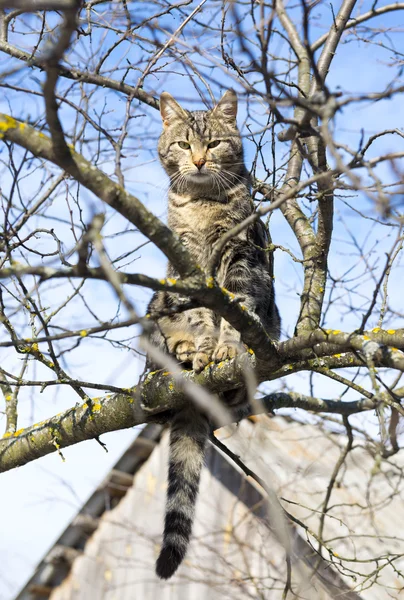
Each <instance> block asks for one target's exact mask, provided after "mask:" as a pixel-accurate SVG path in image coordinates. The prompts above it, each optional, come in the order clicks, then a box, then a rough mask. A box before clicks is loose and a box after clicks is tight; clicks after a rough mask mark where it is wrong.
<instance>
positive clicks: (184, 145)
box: [178, 142, 191, 150]
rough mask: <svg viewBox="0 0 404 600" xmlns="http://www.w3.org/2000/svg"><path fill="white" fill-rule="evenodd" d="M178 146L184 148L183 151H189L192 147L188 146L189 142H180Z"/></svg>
mask: <svg viewBox="0 0 404 600" xmlns="http://www.w3.org/2000/svg"><path fill="white" fill-rule="evenodd" d="M178 145H179V147H180V148H182V149H183V150H189V149H190V147H191V145H190V144H188V142H178Z"/></svg>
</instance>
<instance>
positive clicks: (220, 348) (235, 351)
mask: <svg viewBox="0 0 404 600" xmlns="http://www.w3.org/2000/svg"><path fill="white" fill-rule="evenodd" d="M243 351H244V348H243V345H242V344H240V342H224V343H222V344H218V345H217V346H216V349H215V351H214V353H213V360H214V361H215V362H217V363H219V362H222V361H223V360H228V359H231V358H235V357H236V356H238V355H239V354H241V353H242V352H243Z"/></svg>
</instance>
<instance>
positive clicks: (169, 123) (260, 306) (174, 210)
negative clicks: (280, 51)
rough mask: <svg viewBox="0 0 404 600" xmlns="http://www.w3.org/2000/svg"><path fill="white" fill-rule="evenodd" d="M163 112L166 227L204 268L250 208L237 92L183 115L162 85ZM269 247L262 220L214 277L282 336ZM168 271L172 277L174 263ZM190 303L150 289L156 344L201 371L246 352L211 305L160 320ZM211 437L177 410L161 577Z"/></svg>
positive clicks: (171, 567)
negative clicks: (169, 310) (217, 245)
mask: <svg viewBox="0 0 404 600" xmlns="http://www.w3.org/2000/svg"><path fill="white" fill-rule="evenodd" d="M160 111H161V116H162V119H163V125H164V128H163V132H162V134H161V137H160V140H159V144H158V152H159V157H160V161H161V163H162V165H163V167H164V169H165V171H166V173H167V175H168V176H169V178H170V191H169V195H168V224H169V227H170V228H171V229H172V230H173V231H174V232H175V233H176V234H177V235H178V236H179V237H180V239H181V241H182V243H183V244H184V245H185V246H186V247H187V248H188V250H189V253H190V255H191V256H192V258H193V259H194V261H195V263H197V264H198V265H200V266H201V267H202V268H206V267H207V265H208V262H209V258H210V256H211V251H212V248H213V246H214V244H215V242H216V241H217V240H218V239H219V238H220V237H221V236H222V235H223V234H224V233H225V232H226V231H228V230H229V229H230V228H232V227H234V225H236V224H237V223H240V222H241V221H243V220H244V219H245V218H246V217H248V216H249V215H250V214H251V213H252V212H253V210H254V206H253V202H252V200H251V196H250V182H249V175H248V172H247V170H246V167H245V165H244V159H243V147H242V141H241V137H240V133H239V131H238V129H237V124H236V115H237V96H236V94H235V92H234V91H233V90H228V91H227V92H226V93H225V94H224V95H223V97H222V99H221V100H220V101H219V103H218V104H217V105H216V106H215V108H213V109H212V110H208V111H200V110H198V111H193V112H189V111H187V110H185V109H184V108H182V107H181V106H180V105H179V104H178V102H176V101H175V100H174V98H173V97H172V96H171V95H170V94H168V93H166V92H164V93H163V94H162V95H161V98H160ZM267 245H268V237H267V234H266V230H265V228H264V226H263V224H262V222H260V221H258V222H256V223H254V224H253V225H251V226H250V227H249V228H248V229H245V230H244V231H242V232H241V233H240V234H239V235H238V236H236V237H234V238H233V239H232V240H231V241H230V242H229V243H228V244H227V246H226V247H225V249H224V251H223V253H222V256H221V260H220V264H219V267H218V270H217V274H216V277H217V281H218V284H219V285H220V286H224V287H225V288H226V289H227V290H229V291H230V292H232V293H234V294H235V295H236V296H237V297H238V298H239V299H240V300H241V301H242V302H243V304H244V305H245V306H246V307H247V308H248V309H249V310H251V311H254V312H255V313H256V314H257V315H258V316H259V317H260V319H261V322H262V324H263V326H264V327H265V329H266V331H267V332H268V334H269V335H270V336H271V337H272V338H273V339H278V337H279V329H280V318H279V313H278V310H277V308H276V305H275V297H274V289H273V282H272V263H271V254H270V253H269V252H268V251H265V249H266V247H267ZM167 276H168V277H172V278H178V273H176V271H175V269H174V268H173V267H172V266H171V265H168V270H167ZM188 301H189V299H187V298H184V297H179V296H178V295H176V294H172V293H170V292H157V293H155V294H154V296H153V298H152V300H151V303H150V305H149V312H150V313H151V315H152V316H153V315H154V316H155V317H156V318H157V320H156V326H155V329H154V332H153V333H152V335H151V341H152V343H153V344H154V345H155V346H157V347H158V348H160V349H161V350H163V351H164V352H167V353H169V354H171V355H173V356H175V357H176V358H177V360H178V361H179V362H180V363H183V364H185V365H187V363H188V365H189V366H190V367H191V366H192V368H193V369H194V370H195V371H197V372H198V371H201V370H202V369H204V367H205V366H206V365H207V364H208V363H209V362H211V361H212V360H213V361H215V362H220V361H223V360H226V359H228V358H233V357H234V356H236V355H237V354H238V353H239V352H240V351H242V350H243V346H242V344H241V341H240V334H239V333H238V332H237V331H236V330H235V329H234V328H233V327H232V326H231V325H230V324H229V323H228V322H226V321H225V320H224V319H221V318H220V317H218V316H217V315H215V313H213V312H212V311H211V310H208V309H205V308H194V309H190V310H186V311H183V312H181V311H179V312H178V313H177V314H173V315H171V316H162V317H160V318H158V315H159V313H160V314H161V311H164V310H166V309H167V308H172V307H174V306H178V305H181V304H182V303H184V302H188ZM149 366H152V361H149ZM233 394H235V393H233ZM244 397H245V394H244ZM230 400H231V398H230ZM226 401H229V398H228V397H226ZM208 435H209V422H208V419H207V417H206V416H205V415H203V414H201V413H200V412H198V411H197V409H196V408H195V407H194V405H193V404H192V402H191V401H190V403H189V405H188V406H187V407H186V408H184V409H182V410H181V411H179V412H178V413H177V414H176V415H175V416H174V418H173V421H172V423H171V438H170V456H169V473H168V491H167V507H166V516H165V529H164V540H163V546H162V549H161V552H160V556H159V558H158V560H157V564H156V573H157V575H158V576H159V577H161V578H162V579H168V578H169V577H171V576H172V575H173V573H174V572H175V571H176V570H177V568H178V566H179V564H180V563H181V561H182V559H183V558H184V556H185V553H186V550H187V546H188V543H189V539H190V536H191V530H192V523H193V519H194V512H195V502H196V497H197V493H198V487H199V479H200V474H201V469H202V466H203V460H204V450H205V445H206V441H207V438H208Z"/></svg>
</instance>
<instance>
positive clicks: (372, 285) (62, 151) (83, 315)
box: [0, 0, 404, 547]
mask: <svg viewBox="0 0 404 600" xmlns="http://www.w3.org/2000/svg"><path fill="white" fill-rule="evenodd" d="M368 4H369V6H367V4H364V5H361V6H360V7H359V8H357V7H356V2H355V1H354V0H344V2H342V4H341V5H339V3H332V4H331V5H329V4H323V3H322V2H313V3H310V4H309V3H307V2H305V0H301V2H299V3H297V5H296V6H295V5H291V6H286V7H285V6H284V3H283V2H282V0H277V1H276V2H275V3H273V4H271V3H265V2H261V1H257V2H252V3H249V2H242V1H234V2H230V3H221V2H215V1H214V0H202V1H201V2H200V3H199V4H196V3H194V2H192V1H190V0H184V1H180V2H178V3H175V4H172V3H169V2H166V1H164V0H161V1H158V0H156V1H153V0H150V2H147V1H144V2H139V3H136V4H135V3H132V4H131V3H129V2H126V0H122V1H117V2H107V1H104V0H92V1H89V2H84V3H81V2H78V1H73V0H63V1H59V2H53V1H52V0H42V1H41V0H38V1H37V2H29V1H28V0H14V2H11V0H10V1H8V2H7V1H1V2H0V7H1V15H0V16H1V34H0V49H1V50H2V51H3V53H4V56H5V59H3V64H2V70H3V72H2V79H1V87H2V88H3V91H4V96H3V99H2V107H1V108H2V113H1V115H0V133H1V137H2V140H3V144H2V148H1V165H2V206H3V233H2V239H1V249H2V253H3V256H2V262H1V268H0V277H1V279H2V283H1V287H0V291H1V295H0V303H1V304H0V310H1V322H2V329H3V334H5V337H3V341H2V342H1V343H0V346H1V348H2V351H3V353H4V354H3V362H2V367H1V374H0V375H1V387H2V391H3V396H4V405H5V415H6V426H5V435H4V438H3V440H2V441H1V443H0V468H1V470H2V471H4V470H8V469H11V468H13V467H16V466H21V465H23V464H25V463H27V462H29V461H31V460H34V459H36V458H39V457H41V456H44V455H45V454H47V453H49V452H52V451H56V450H57V451H58V452H60V453H62V450H63V448H64V447H66V446H69V445H71V444H75V443H77V442H80V441H82V440H86V439H92V438H95V439H98V437H99V436H100V435H101V434H103V433H106V432H109V431H113V430H117V429H122V428H125V427H131V426H133V425H135V424H139V423H143V422H146V421H148V420H153V419H158V420H164V419H166V418H167V417H166V414H167V411H169V410H171V409H175V408H176V407H178V406H181V404H182V403H184V402H186V401H189V399H188V398H189V396H191V397H192V398H193V399H194V400H196V401H204V400H205V394H206V392H209V393H211V394H212V393H217V392H220V391H225V390H227V389H232V388H234V387H238V386H241V385H244V384H245V381H246V380H247V382H248V385H249V387H251V389H255V385H256V384H261V387H260V388H259V390H260V391H259V393H258V397H259V400H260V402H259V403H257V402H252V406H251V411H252V413H256V412H259V411H273V410H275V409H279V408H285V407H289V408H290V407H292V408H300V409H303V411H307V412H310V413H318V414H321V415H324V417H323V419H324V420H325V421H326V422H327V423H329V424H330V423H332V425H333V426H334V427H337V428H341V427H342V428H343V429H346V431H347V432H348V437H349V439H352V436H354V435H355V436H357V438H358V443H366V444H368V445H369V447H370V448H371V451H372V452H373V454H374V456H375V461H376V462H380V461H383V460H387V459H388V457H390V456H392V455H393V454H395V453H397V452H398V450H399V432H400V417H402V416H403V415H404V411H403V408H402V406H401V402H400V400H401V398H402V397H403V396H404V387H402V386H401V387H400V377H401V374H402V372H403V370H404V355H403V353H402V350H403V349H404V329H403V328H402V327H401V322H402V318H403V316H404V315H403V313H402V311H401V309H400V305H399V300H400V288H399V285H400V279H399V278H400V269H401V268H402V262H400V261H402V252H401V251H402V247H403V235H402V227H403V214H402V212H400V211H401V208H402V193H403V190H402V166H401V161H400V159H401V158H402V157H403V156H404V151H402V150H401V145H400V146H399V144H398V143H397V140H399V142H400V138H403V137H404V135H403V132H402V130H400V129H399V127H398V125H399V124H398V123H397V115H398V107H399V102H400V93H402V91H403V86H402V84H400V81H399V78H400V74H401V70H400V69H401V68H402V54H401V53H400V52H399V51H398V50H396V47H395V44H396V43H397V39H398V38H397V36H399V35H400V31H399V28H398V27H397V19H398V17H399V16H401V12H400V11H402V9H403V8H404V4H403V3H394V4H389V5H384V6H380V7H379V6H378V3H377V2H376V3H368ZM317 30H320V32H321V33H320V34H319V35H317V34H318V31H317ZM315 38H317V39H315ZM314 39H315V41H313V40H314ZM373 53H375V54H373ZM374 55H376V56H377V63H376V65H377V68H375V67H374V63H373V62H372V61H373V60H374ZM386 57H387V58H386ZM350 66H352V71H353V72H350ZM352 75H353V77H352ZM229 87H233V88H234V89H235V90H236V91H237V93H238V96H239V99H240V104H241V106H242V110H241V115H242V116H241V119H240V127H241V129H242V132H243V135H245V137H246V149H247V153H248V158H249V159H250V160H249V162H250V163H251V164H252V170H251V172H252V176H253V181H254V190H253V197H254V200H255V202H256V205H257V210H256V213H255V215H254V217H253V218H257V219H258V218H262V219H265V220H266V221H267V222H269V221H271V224H270V225H271V226H270V229H271V233H272V238H273V244H272V246H271V248H270V249H269V251H271V252H273V253H274V255H275V269H276V271H275V272H276V273H277V279H276V289H277V298H278V305H279V307H280V311H281V316H282V317H283V323H284V336H283V341H281V342H280V343H279V344H276V343H274V342H273V341H272V340H271V339H270V338H269V337H268V336H267V334H266V332H265V330H264V329H263V327H262V325H261V324H260V322H259V321H257V319H255V318H254V317H253V316H252V315H249V314H246V313H245V311H243V310H242V308H241V307H240V306H239V305H238V304H237V303H236V302H234V301H233V299H232V297H231V295H229V294H228V293H227V292H226V290H223V289H220V287H218V286H217V285H216V283H215V280H214V269H213V270H212V273H203V272H201V270H200V269H199V268H198V266H197V265H195V264H193V262H192V260H191V259H190V257H189V255H188V253H187V250H186V248H185V247H183V246H182V245H181V243H180V242H179V241H178V239H177V238H176V237H175V236H174V235H173V234H172V232H171V231H170V230H169V229H168V227H167V226H166V225H165V224H164V200H163V196H164V193H163V190H162V189H158V188H157V187H156V186H155V187H154V188H152V187H151V186H150V184H154V185H155V181H156V176H160V171H159V170H158V166H157V164H155V162H154V161H155V157H156V152H155V148H156V142H157V137H158V133H159V129H160V118H159V114H158V107H159V102H158V96H159V93H160V92H161V91H163V90H164V89H167V90H168V91H170V92H171V93H173V94H174V95H175V96H176V97H177V99H178V100H180V101H182V102H183V103H184V104H186V105H187V106H189V107H192V106H195V107H196V106H197V107H201V106H211V105H212V103H213V101H214V98H216V99H218V98H219V96H220V93H221V92H222V91H223V90H224V89H226V88H229ZM358 87H359V91H358ZM176 90H178V91H177V93H176ZM396 107H397V110H396ZM351 123H354V131H349V128H350V127H352V125H351ZM396 145H397V148H396ZM252 150H253V151H252ZM156 174H158V175H156ZM142 175H143V177H144V180H146V183H148V184H149V187H147V186H146V185H145V183H143V184H142V183H141V182H139V176H142ZM334 203H335V210H334ZM156 214H157V215H159V217H158V216H156ZM245 225H247V223H246V224H245ZM333 232H334V239H333ZM232 234H234V232H232ZM331 242H332V245H331ZM224 243H225V239H223V240H222V242H221V243H220V244H219V245H218V247H217V253H218V254H219V253H220V251H221V249H222V248H223V246H224ZM146 244H148V245H147V246H146V247H145V245H146ZM157 250H160V251H161V252H162V253H163V254H164V255H165V257H166V258H167V259H169V260H170V261H171V263H172V264H173V265H174V266H175V267H176V269H177V270H178V272H179V273H180V275H181V279H179V280H176V281H174V280H166V279H160V278H158V277H157V276H156V274H155V271H158V269H159V267H156V269H154V268H149V267H147V266H144V268H143V271H144V272H141V271H140V272H134V271H133V270H132V263H133V262H135V261H136V260H138V259H139V257H140V256H141V255H142V254H143V253H145V252H146V253H147V257H148V260H149V261H153V260H155V259H156V257H157V254H156V252H157ZM145 272H147V274H145ZM142 289H145V290H164V289H170V290H171V291H177V292H178V293H182V294H185V295H187V296H189V297H190V298H191V300H192V302H193V305H200V306H206V307H210V308H212V309H214V310H215V311H216V312H217V313H219V314H220V315H221V316H223V317H224V318H226V319H227V320H228V321H229V322H230V323H231V324H232V325H234V326H235V327H236V328H237V329H238V330H239V331H240V332H241V334H242V339H243V341H244V342H245V343H246V344H247V345H248V346H249V347H250V348H251V350H252V352H251V353H250V354H247V356H244V357H243V359H242V360H239V361H227V362H226V363H223V364H221V365H218V366H211V367H209V368H207V369H205V370H204V371H203V372H202V373H200V374H198V375H196V374H195V373H193V372H191V371H187V372H184V371H181V369H180V368H179V367H178V366H176V365H175V364H173V363H172V361H170V362H169V363H168V362H166V365H167V366H168V367H167V368H169V369H170V372H167V371H164V370H162V371H159V372H156V373H153V374H149V375H147V376H146V377H145V378H142V379H141V380H140V382H139V383H138V384H137V385H136V382H135V381H134V378H133V375H132V376H131V373H130V372H127V373H126V376H125V379H126V381H127V383H126V387H125V388H124V387H120V386H118V385H116V383H115V382H112V383H111V382H104V381H103V363H102V353H103V352H104V351H105V350H104V349H105V348H108V351H109V352H108V357H110V356H112V355H113V356H114V358H111V359H110V358H108V360H112V361H116V364H117V365H118V364H119V363H120V362H121V361H122V360H125V361H128V359H127V358H125V359H123V358H122V357H124V356H125V357H126V356H127V354H124V352H125V351H126V353H129V356H130V362H132V361H134V360H135V359H137V357H138V355H139V352H140V354H141V353H142V352H143V350H142V348H143V349H144V346H143V347H142V346H141V345H140V346H138V345H137V343H136V338H138V337H139V336H141V335H142V332H146V333H147V331H148V328H149V325H150V320H151V319H153V318H155V317H156V315H144V316H141V315H142V314H143V313H144V309H143V307H142V302H143V303H145V299H146V294H143V295H141V294H142V292H140V291H139V290H142ZM111 292H112V294H111ZM107 300H108V301H107ZM173 310H175V307H174V309H173ZM84 356H86V357H89V356H91V363H92V368H94V369H95V370H94V377H93V380H92V381H91V380H89V378H88V377H86V376H85V373H86V370H85V369H81V368H80V366H79V365H78V364H77V363H78V361H80V360H83V357H84ZM164 360H165V361H168V358H166V359H164ZM97 362H98V363H99V364H100V368H99V370H98V372H97V370H96V365H97ZM163 362H164V361H163ZM127 364H129V361H128V362H127ZM296 373H305V374H307V377H308V379H307V383H308V384H309V386H310V387H309V389H310V393H309V394H302V393H300V391H294V388H295V390H296V389H297V390H298V389H299V387H300V386H301V383H299V381H301V379H299V378H298V377H297V376H295V377H294V378H293V377H290V376H291V375H293V374H296ZM286 376H287V377H286ZM330 380H331V383H332V385H331V384H330ZM305 381H306V380H305ZM324 381H327V382H328V383H327V385H324ZM268 382H273V383H271V384H269V383H268ZM289 382H292V384H290V383H289ZM262 384H263V385H262ZM134 385H135V387H133V386H134ZM64 386H67V387H68V389H69V390H70V392H71V408H70V409H68V410H67V411H65V412H63V413H61V414H58V415H54V416H51V415H49V413H48V414H47V417H46V419H45V420H43V421H41V422H40V423H37V424H34V425H32V424H31V425H29V426H27V427H23V428H21V427H20V423H19V421H18V403H19V401H20V402H21V399H24V398H26V395H27V393H31V394H33V398H34V402H35V403H37V402H40V401H41V398H42V397H41V396H40V393H41V392H43V394H44V395H43V397H46V396H47V395H48V397H53V395H55V394H56V392H57V391H58V390H59V389H61V388H63V387H64ZM322 389H324V390H327V391H328V390H331V394H330V393H326V394H325V395H326V399H323V398H322V397H319V393H318V390H322ZM96 390H101V392H102V393H103V394H105V392H109V394H108V395H102V396H101V397H95V396H96V393H97V392H96ZM201 390H203V391H201ZM201 396H203V397H202V398H201ZM330 396H332V397H331V398H330ZM345 396H346V397H347V398H348V400H344V397H345ZM209 398H212V396H211V395H210V396H209ZM210 401H211V400H209V402H210ZM213 406H214V407H216V408H214V409H213V413H214V414H213V417H214V418H216V422H217V424H218V425H219V424H221V423H223V422H224V420H226V419H227V420H228V419H229V418H235V416H233V417H229V414H228V413H225V414H223V411H220V405H219V404H213ZM218 411H219V413H218ZM374 411H376V413H377V418H378V432H377V433H376V432H375V433H374V435H370V434H369V432H368V433H367V434H366V435H365V436H364V428H365V429H366V423H368V422H369V421H368V420H367V417H366V416H365V415H364V416H363V418H361V419H359V417H356V418H352V417H351V415H356V414H359V413H369V412H370V414H373V412H374ZM330 413H331V414H333V415H337V417H338V419H337V418H335V419H330V418H329V417H327V416H326V415H329V414H330ZM304 414H305V413H303V417H304ZM303 417H302V418H303ZM350 417H351V418H350ZM364 423H365V425H364ZM348 451H349V450H348ZM342 465H343V460H341V461H340V464H339V465H338V469H341V467H342ZM337 475H338V470H337V473H336V476H335V478H334V482H333V483H332V485H334V483H335V480H336V478H337ZM332 485H331V486H330V489H329V490H328V492H327V494H326V497H325V500H324V503H323V505H322V507H321V510H322V511H323V513H324V514H325V513H326V512H327V506H328V502H329V499H330V495H331V493H332ZM320 547H321V536H320Z"/></svg>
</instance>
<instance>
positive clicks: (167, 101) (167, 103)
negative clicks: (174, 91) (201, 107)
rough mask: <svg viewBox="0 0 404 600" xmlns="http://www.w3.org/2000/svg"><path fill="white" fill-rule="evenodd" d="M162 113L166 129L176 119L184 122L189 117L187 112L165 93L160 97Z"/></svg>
mask: <svg viewBox="0 0 404 600" xmlns="http://www.w3.org/2000/svg"><path fill="white" fill-rule="evenodd" d="M160 113H161V118H162V119H163V125H164V127H168V126H169V125H171V123H172V122H173V121H175V120H176V119H177V120H178V119H180V120H184V119H186V118H187V117H188V114H187V112H186V111H185V110H184V109H183V108H182V106H180V105H179V104H178V102H177V101H176V100H174V98H173V97H172V96H171V94H169V93H168V92H163V93H162V94H161V96H160Z"/></svg>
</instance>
